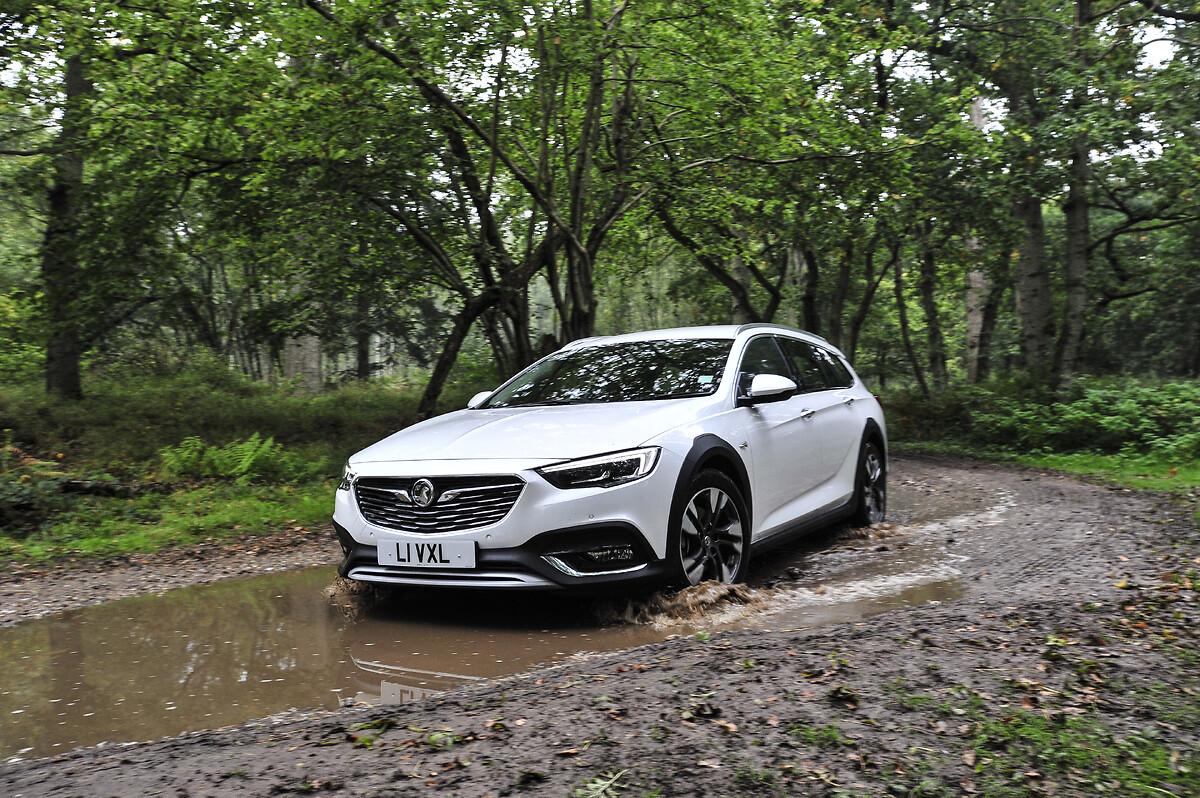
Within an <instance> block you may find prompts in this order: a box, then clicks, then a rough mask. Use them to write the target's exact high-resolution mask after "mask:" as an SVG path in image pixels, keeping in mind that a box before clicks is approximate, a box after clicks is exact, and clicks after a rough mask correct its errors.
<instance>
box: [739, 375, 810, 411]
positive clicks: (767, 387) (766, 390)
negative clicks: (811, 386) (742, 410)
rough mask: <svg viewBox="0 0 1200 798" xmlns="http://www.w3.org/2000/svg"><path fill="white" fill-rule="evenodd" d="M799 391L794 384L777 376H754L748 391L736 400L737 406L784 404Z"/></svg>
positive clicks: (785, 378)
mask: <svg viewBox="0 0 1200 798" xmlns="http://www.w3.org/2000/svg"><path fill="white" fill-rule="evenodd" d="M798 390H800V389H799V388H798V387H797V386H796V383H794V382H792V381H791V380H789V379H788V378H787V377H783V376H780V375H778V374H756V375H755V377H754V379H753V380H752V381H751V383H750V390H748V391H746V395H745V396H742V397H741V398H740V399H739V400H738V404H739V405H758V404H765V403H767V402H784V401H787V400H788V399H791V398H792V397H793V396H795V395H796V392H797V391H798Z"/></svg>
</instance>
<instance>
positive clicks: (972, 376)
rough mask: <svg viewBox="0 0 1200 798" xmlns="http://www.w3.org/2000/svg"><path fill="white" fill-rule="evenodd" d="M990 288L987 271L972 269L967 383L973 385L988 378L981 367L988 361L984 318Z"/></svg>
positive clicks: (968, 292) (968, 314) (968, 278)
mask: <svg viewBox="0 0 1200 798" xmlns="http://www.w3.org/2000/svg"><path fill="white" fill-rule="evenodd" d="M989 288H990V282H989V281H988V276H987V272H986V271H984V270H983V269H972V270H971V271H969V272H967V382H969V383H970V384H971V385H976V384H978V383H979V382H981V381H982V380H983V379H984V378H985V376H986V375H985V374H983V373H981V366H982V365H983V363H984V361H986V359H987V354H986V351H985V348H984V332H983V316H984V306H985V304H986V303H987V297H988V289H989ZM982 370H986V369H982Z"/></svg>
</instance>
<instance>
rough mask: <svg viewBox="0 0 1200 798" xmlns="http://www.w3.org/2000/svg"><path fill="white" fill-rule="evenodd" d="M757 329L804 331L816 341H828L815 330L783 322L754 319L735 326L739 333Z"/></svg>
mask: <svg viewBox="0 0 1200 798" xmlns="http://www.w3.org/2000/svg"><path fill="white" fill-rule="evenodd" d="M759 329H763V330H787V331H788V332H802V333H804V334H805V335H810V336H812V337H813V338H816V339H817V340H818V341H824V342H825V343H827V344H828V343H829V341H828V340H827V339H826V338H824V337H822V336H820V335H817V334H816V333H815V332H809V331H808V330H801V329H799V328H797V327H788V326H787V325H785V324H771V323H769V322H765V321H755V322H750V323H749V324H742V325H739V326H738V328H737V331H738V332H739V333H741V332H743V331H745V330H759ZM831 345H832V344H831Z"/></svg>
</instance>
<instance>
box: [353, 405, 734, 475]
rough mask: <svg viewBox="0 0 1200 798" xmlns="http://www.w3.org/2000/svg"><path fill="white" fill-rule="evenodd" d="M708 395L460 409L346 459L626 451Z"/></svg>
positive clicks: (685, 415)
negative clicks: (702, 396)
mask: <svg viewBox="0 0 1200 798" xmlns="http://www.w3.org/2000/svg"><path fill="white" fill-rule="evenodd" d="M710 402H711V400H710V399H676V400H662V401H652V402H614V403H604V404H586V405H567V406H542V407H504V408H495V409H488V410H459V411H456V412H454V413H447V414H446V415H444V416H438V417H437V418H432V419H429V420H428V421H423V422H421V423H419V424H414V425H413V426H411V427H408V428H407V429H403V430H400V431H399V432H397V433H396V434H394V435H392V436H390V437H388V438H385V439H384V440H382V441H380V442H379V443H376V444H374V445H372V446H368V447H367V448H366V449H363V450H362V451H361V452H359V453H358V454H356V455H354V456H353V457H351V458H350V462H351V464H354V463H376V462H383V461H405V460H479V459H485V460H491V459H505V460H511V459H514V458H520V459H531V460H548V461H549V460H570V459H572V458H576V457H585V456H587V455H591V454H601V453H604V452H615V451H620V450H622V449H631V448H634V447H636V446H640V445H641V444H643V443H646V442H647V441H649V440H650V439H651V438H654V437H656V436H658V435H660V434H662V433H663V432H666V431H668V430H670V429H673V428H675V427H679V426H682V425H684V424H687V423H689V422H691V421H693V420H694V419H696V418H697V416H698V415H699V414H700V412H701V411H702V410H703V408H705V407H706V406H707V405H708V404H709V403H710Z"/></svg>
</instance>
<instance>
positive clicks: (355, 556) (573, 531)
mask: <svg viewBox="0 0 1200 798" xmlns="http://www.w3.org/2000/svg"><path fill="white" fill-rule="evenodd" d="M333 527H334V531H335V532H336V533H337V536H338V542H339V543H340V544H341V546H342V552H343V554H344V555H345V556H344V558H343V559H342V562H341V564H340V565H339V566H338V574H340V575H341V576H343V577H345V578H347V579H354V580H357V581H360V582H373V583H377V584H385V585H410V586H424V587H446V588H455V587H457V588H506V589H514V588H515V589H533V590H539V589H540V590H560V589H567V590H571V591H574V592H597V593H603V592H606V591H608V590H619V591H621V592H628V591H629V590H631V589H636V588H638V587H641V586H644V587H645V588H646V589H651V588H654V587H661V586H662V584H663V583H664V582H666V581H667V580H668V579H669V578H670V570H669V564H668V561H667V560H666V559H663V558H658V557H656V556H655V554H654V551H653V549H652V548H651V547H650V545H649V543H648V542H647V541H646V538H645V536H644V535H642V534H641V532H640V531H638V529H637V528H636V527H634V526H633V525H632V524H626V523H619V522H618V523H601V524H586V525H582V526H578V527H572V528H567V529H556V530H550V531H548V532H543V533H541V534H539V535H537V536H535V537H533V538H531V539H530V540H528V541H527V542H525V543H523V544H521V545H519V546H512V547H506V548H488V549H484V548H479V549H477V551H476V558H475V567H474V568H470V569H454V568H420V567H395V566H388V565H381V564H380V563H379V560H378V549H377V548H376V547H375V546H372V545H369V544H365V543H359V542H358V541H356V540H355V539H354V538H353V537H351V536H350V534H349V533H348V532H347V531H346V529H345V528H344V527H343V526H341V525H340V524H338V523H337V522H334V525H333ZM589 552H618V553H619V554H621V555H624V554H626V553H628V554H629V555H630V556H629V557H628V559H622V560H614V561H609V562H592V561H589V559H588V553H589Z"/></svg>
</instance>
